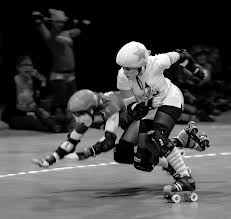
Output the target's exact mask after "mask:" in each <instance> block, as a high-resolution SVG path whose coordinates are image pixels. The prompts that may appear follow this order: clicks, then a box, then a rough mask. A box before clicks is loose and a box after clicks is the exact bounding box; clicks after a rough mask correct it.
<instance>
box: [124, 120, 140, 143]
mask: <svg viewBox="0 0 231 219" xmlns="http://www.w3.org/2000/svg"><path fill="white" fill-rule="evenodd" d="M139 127H140V121H133V122H132V123H131V124H130V125H129V127H128V128H127V129H126V130H125V131H124V133H123V135H122V137H121V139H123V140H125V141H127V142H130V143H133V144H137V142H138V136H139Z"/></svg>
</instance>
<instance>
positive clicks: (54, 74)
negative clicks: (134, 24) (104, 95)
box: [32, 9, 90, 129]
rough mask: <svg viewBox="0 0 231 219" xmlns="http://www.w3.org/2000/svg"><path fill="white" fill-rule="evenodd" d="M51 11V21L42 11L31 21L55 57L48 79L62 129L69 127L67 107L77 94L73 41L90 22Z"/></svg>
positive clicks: (57, 11)
mask: <svg viewBox="0 0 231 219" xmlns="http://www.w3.org/2000/svg"><path fill="white" fill-rule="evenodd" d="M48 11H49V15H50V17H48V18H47V17H45V16H44V15H43V14H42V13H41V12H39V11H33V12H32V17H33V19H34V21H35V23H36V26H37V29H38V31H39V32H40V34H41V36H42V37H43V39H44V40H45V42H46V44H47V46H48V48H49V49H50V51H51V54H52V57H53V62H52V67H51V73H50V75H49V80H50V83H51V86H52V90H53V95H54V100H53V110H52V114H54V116H56V117H58V118H59V119H60V121H61V122H62V123H63V126H67V127H68V126H69V125H70V123H71V121H72V120H71V118H72V117H71V116H70V114H69V113H67V111H66V105H67V102H68V99H69V98H70V96H71V95H72V94H73V93H74V92H75V91H76V90H77V87H76V72H75V70H76V63H75V55H74V50H73V46H74V41H73V39H74V38H75V37H77V36H79V35H80V34H81V32H82V29H83V28H84V27H86V26H87V25H89V24H90V21H88V20H83V21H81V22H79V21H78V20H73V19H70V18H69V17H67V16H66V14H65V12H64V11H62V10H56V9H49V10H48ZM67 129H68V128H67Z"/></svg>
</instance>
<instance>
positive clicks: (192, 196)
mask: <svg viewBox="0 0 231 219" xmlns="http://www.w3.org/2000/svg"><path fill="white" fill-rule="evenodd" d="M197 200H198V195H197V194H196V193H194V192H193V193H191V194H190V201H191V202H196V201H197Z"/></svg>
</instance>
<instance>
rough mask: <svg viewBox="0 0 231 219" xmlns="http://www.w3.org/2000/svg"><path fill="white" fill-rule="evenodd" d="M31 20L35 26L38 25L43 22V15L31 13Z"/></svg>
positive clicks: (37, 12) (36, 12)
mask: <svg viewBox="0 0 231 219" xmlns="http://www.w3.org/2000/svg"><path fill="white" fill-rule="evenodd" d="M32 18H33V19H34V21H35V23H36V24H40V23H42V22H43V20H44V16H43V14H42V13H41V12H39V11H33V12H32Z"/></svg>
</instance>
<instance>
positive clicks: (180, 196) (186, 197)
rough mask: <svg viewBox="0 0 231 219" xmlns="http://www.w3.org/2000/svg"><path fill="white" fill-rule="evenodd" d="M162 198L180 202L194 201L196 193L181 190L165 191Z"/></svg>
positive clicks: (171, 201)
mask: <svg viewBox="0 0 231 219" xmlns="http://www.w3.org/2000/svg"><path fill="white" fill-rule="evenodd" d="M164 199H166V200H167V201H168V202H170V203H180V202H182V201H185V202H196V201H197V200H198V195H197V194H196V193H195V192H189V191H182V192H172V193H169V192H166V193H164Z"/></svg>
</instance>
